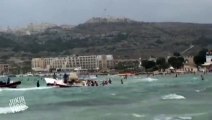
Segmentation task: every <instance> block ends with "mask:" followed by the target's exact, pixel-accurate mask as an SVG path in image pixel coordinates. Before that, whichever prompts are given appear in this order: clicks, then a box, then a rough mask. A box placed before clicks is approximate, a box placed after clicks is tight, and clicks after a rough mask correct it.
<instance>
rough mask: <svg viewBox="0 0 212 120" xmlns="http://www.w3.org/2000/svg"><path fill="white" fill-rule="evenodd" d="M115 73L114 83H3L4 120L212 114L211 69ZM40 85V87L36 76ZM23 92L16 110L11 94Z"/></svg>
mask: <svg viewBox="0 0 212 120" xmlns="http://www.w3.org/2000/svg"><path fill="white" fill-rule="evenodd" d="M204 77H205V80H204V81H202V80H201V78H200V75H198V74H197V75H180V76H178V77H177V78H175V75H168V76H152V77H146V76H145V75H143V76H135V77H130V78H128V79H127V80H125V79H123V80H124V84H123V85H122V84H121V82H120V79H121V78H120V77H118V76H100V77H98V80H99V81H102V80H105V79H108V78H111V79H112V85H109V86H99V87H81V88H51V87H46V85H45V82H44V81H43V80H42V79H41V78H36V77H32V78H15V79H20V80H22V85H21V86H20V87H19V88H17V89H1V88H0V120H212V74H207V75H205V76H204ZM37 80H40V81H41V87H40V88H36V81H37ZM19 96H24V98H25V102H26V106H25V107H23V108H22V109H21V108H20V110H19V111H16V112H15V113H13V112H12V111H11V109H10V107H9V101H10V99H13V98H16V97H19Z"/></svg>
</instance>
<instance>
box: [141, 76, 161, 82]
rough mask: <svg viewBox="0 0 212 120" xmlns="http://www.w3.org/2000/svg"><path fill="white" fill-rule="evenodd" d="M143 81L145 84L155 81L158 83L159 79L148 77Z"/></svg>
mask: <svg viewBox="0 0 212 120" xmlns="http://www.w3.org/2000/svg"><path fill="white" fill-rule="evenodd" d="M141 80H142V81H145V82H153V81H157V80H158V79H155V78H150V77H147V78H143V79H141Z"/></svg>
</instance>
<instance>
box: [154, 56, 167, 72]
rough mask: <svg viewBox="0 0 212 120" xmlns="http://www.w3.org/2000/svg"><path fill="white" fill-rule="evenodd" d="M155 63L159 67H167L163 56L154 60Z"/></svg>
mask: <svg viewBox="0 0 212 120" xmlns="http://www.w3.org/2000/svg"><path fill="white" fill-rule="evenodd" d="M156 64H157V66H158V68H159V69H166V68H168V67H169V65H168V63H167V62H166V59H165V58H164V57H159V58H157V60H156Z"/></svg>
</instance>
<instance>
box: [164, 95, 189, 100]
mask: <svg viewBox="0 0 212 120" xmlns="http://www.w3.org/2000/svg"><path fill="white" fill-rule="evenodd" d="M162 99H163V100H180V99H186V98H185V97H184V96H182V95H177V94H169V95H165V96H162Z"/></svg>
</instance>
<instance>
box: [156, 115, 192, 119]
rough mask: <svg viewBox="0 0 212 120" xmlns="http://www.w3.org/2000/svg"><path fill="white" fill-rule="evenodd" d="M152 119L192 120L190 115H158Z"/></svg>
mask: <svg viewBox="0 0 212 120" xmlns="http://www.w3.org/2000/svg"><path fill="white" fill-rule="evenodd" d="M154 120H192V117H191V116H176V115H174V116H170V115H160V116H157V117H155V118H154Z"/></svg>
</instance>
